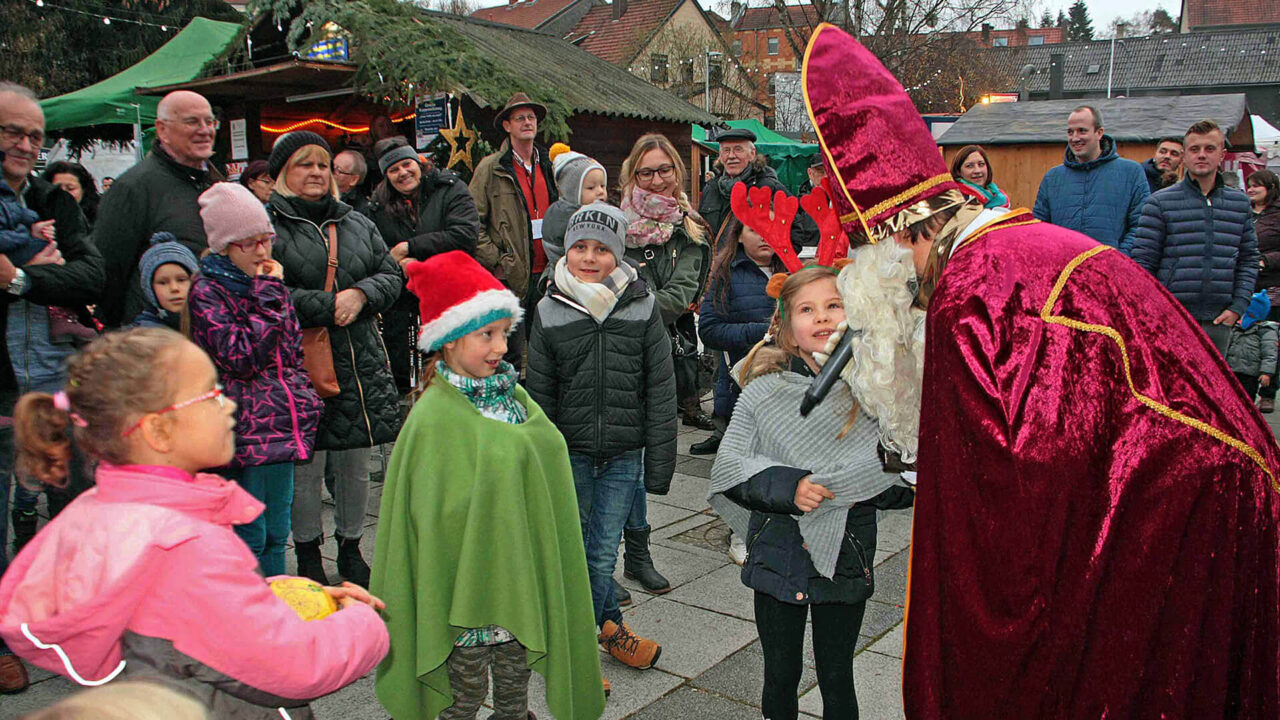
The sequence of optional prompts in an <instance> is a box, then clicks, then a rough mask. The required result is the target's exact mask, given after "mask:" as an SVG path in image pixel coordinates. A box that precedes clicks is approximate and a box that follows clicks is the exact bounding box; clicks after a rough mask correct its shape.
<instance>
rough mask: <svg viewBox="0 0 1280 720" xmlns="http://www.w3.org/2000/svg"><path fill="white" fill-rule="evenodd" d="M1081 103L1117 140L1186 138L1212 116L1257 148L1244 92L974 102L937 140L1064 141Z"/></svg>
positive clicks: (1233, 136)
mask: <svg viewBox="0 0 1280 720" xmlns="http://www.w3.org/2000/svg"><path fill="white" fill-rule="evenodd" d="M1080 105H1091V106H1093V107H1095V108H1097V110H1098V112H1100V113H1102V125H1103V127H1104V128H1105V129H1106V131H1107V134H1108V135H1110V136H1112V137H1113V138H1115V139H1116V140H1117V141H1119V142H1155V141H1156V140H1159V139H1160V138H1162V137H1171V136H1173V137H1182V135H1183V133H1185V132H1186V131H1187V128H1189V127H1191V126H1192V125H1193V124H1195V123H1196V122H1198V121H1200V120H1204V119H1206V118H1208V119H1211V120H1213V121H1214V122H1216V123H1218V125H1219V127H1221V128H1222V129H1223V132H1224V133H1225V134H1226V135H1227V139H1228V140H1229V141H1230V142H1231V144H1232V145H1233V146H1235V147H1249V148H1252V147H1253V123H1252V121H1251V120H1250V118H1249V112H1248V109H1247V106H1246V103H1245V96H1244V94H1242V93H1237V94H1231V95H1180V96H1177V95H1175V96H1156V97H1132V98H1113V99H1110V100H1105V99H1083V100H1082V99H1079V98H1077V99H1071V100H1036V101H1032V102H1015V103H991V104H990V105H975V106H974V107H973V108H972V109H970V110H969V112H967V113H965V114H964V115H962V116H960V119H959V120H956V122H955V124H954V125H952V126H951V127H950V128H948V129H947V131H946V132H945V133H943V134H942V137H940V138H938V144H939V145H969V144H975V145H1018V144H1030V143H1065V142H1066V137H1067V116H1068V115H1070V114H1071V111H1072V110H1074V109H1075V108H1077V107H1079V106H1080Z"/></svg>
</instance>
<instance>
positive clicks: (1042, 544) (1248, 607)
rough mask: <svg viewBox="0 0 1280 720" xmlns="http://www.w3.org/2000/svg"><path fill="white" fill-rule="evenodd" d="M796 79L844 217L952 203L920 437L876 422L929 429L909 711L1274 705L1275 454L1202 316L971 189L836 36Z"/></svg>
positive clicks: (1035, 712) (906, 691)
mask: <svg viewBox="0 0 1280 720" xmlns="http://www.w3.org/2000/svg"><path fill="white" fill-rule="evenodd" d="M803 86H804V92H805V101H806V105H807V107H808V110H809V114H810V117H811V118H812V119H813V123H814V126H815V128H816V129H817V134H818V138H819V143H820V145H821V149H822V151H823V154H824V158H825V160H826V163H827V168H828V177H829V178H831V185H832V186H833V187H834V188H835V189H836V190H835V192H834V198H833V200H834V202H835V204H836V206H837V207H838V209H839V210H840V212H841V213H842V217H841V220H842V221H843V222H844V228H845V230H846V232H847V233H848V234H849V235H850V237H855V236H864V237H868V238H870V239H872V240H881V241H882V243H881V244H882V245H883V244H885V243H892V242H894V239H893V237H892V236H893V235H894V234H895V233H897V232H898V231H900V230H902V229H904V228H907V227H909V226H911V225H914V224H916V223H919V222H921V221H924V220H927V219H928V218H929V217H930V216H932V215H935V214H939V213H942V212H944V211H947V212H950V213H951V214H950V215H949V216H948V215H945V214H941V215H939V217H938V218H937V219H935V222H934V224H933V227H930V228H929V233H930V234H932V235H933V245H932V250H931V253H930V257H929V261H928V264H927V266H926V267H925V269H924V272H923V274H922V277H921V278H919V283H920V284H919V288H918V289H919V294H918V296H917V299H916V304H917V306H919V307H923V308H927V317H926V320H925V329H924V347H923V349H921V348H918V347H914V348H909V352H908V353H907V355H910V354H912V353H916V354H918V353H919V352H921V350H922V351H923V377H922V383H923V392H922V394H921V395H920V396H919V400H918V402H920V404H921V407H922V410H921V412H920V414H919V428H918V438H915V437H909V435H910V434H911V433H912V432H915V430H914V429H913V428H907V425H909V423H889V424H888V426H887V427H886V426H885V425H884V424H883V423H882V434H883V435H885V436H887V437H885V440H886V444H888V445H890V446H897V448H896V449H900V450H914V449H915V447H914V446H915V444H916V442H917V439H918V457H917V465H918V496H917V499H916V505H915V517H914V527H913V532H912V546H911V570H910V575H909V584H908V592H907V616H906V632H905V643H906V644H905V649H904V666H903V697H904V706H905V710H906V716H907V717H908V718H910V719H911V720H932V719H934V718H947V719H948V720H953V719H965V718H995V717H1001V718H1064V719H1065V718H1102V717H1105V718H1174V717H1177V718H1208V717H1215V718H1222V717H1233V718H1276V717H1280V537H1278V536H1277V526H1278V525H1280V483H1278V482H1277V474H1278V473H1280V451H1278V450H1277V446H1276V441H1275V438H1274V436H1273V433H1272V431H1271V430H1270V429H1269V428H1268V426H1267V424H1266V423H1265V422H1264V420H1263V419H1262V417H1261V415H1259V413H1258V411H1257V410H1256V409H1255V408H1254V406H1253V404H1252V402H1250V399H1249V398H1247V397H1245V395H1244V393H1243V392H1242V390H1241V388H1240V386H1239V384H1238V383H1237V382H1236V380H1235V379H1234V378H1233V377H1232V374H1231V371H1230V369H1229V368H1228V367H1227V365H1226V363H1225V362H1224V360H1223V358H1222V357H1221V355H1220V354H1219V353H1218V352H1217V351H1216V350H1215V349H1214V346H1213V345H1212V344H1211V343H1210V342H1209V340H1208V338H1207V337H1206V336H1205V335H1204V333H1203V332H1202V331H1201V330H1200V328H1199V325H1198V324H1197V323H1196V321H1195V320H1193V319H1192V318H1191V316H1190V315H1188V314H1187V312H1186V311H1185V310H1184V309H1183V307H1182V305H1181V304H1180V303H1179V302H1178V301H1177V300H1175V299H1174V298H1173V296H1172V295H1170V294H1169V292H1168V291H1166V290H1165V289H1164V288H1163V287H1162V286H1161V285H1160V283H1159V282H1157V281H1156V279H1155V278H1153V277H1152V276H1151V275H1150V274H1149V273H1147V272H1145V271H1143V270H1142V269H1141V268H1140V267H1138V266H1137V265H1136V264H1135V263H1133V262H1132V261H1131V260H1129V259H1128V258H1126V257H1124V256H1123V255H1122V254H1121V253H1119V252H1118V251H1116V250H1114V249H1112V248H1109V247H1106V246H1104V245H1100V244H1098V243H1097V242H1095V241H1093V240H1091V239H1090V238H1088V237H1086V236H1084V235H1082V234H1079V233H1077V232H1073V231H1070V230H1066V229H1063V228H1059V227H1056V226H1053V225H1050V224H1047V223H1042V222H1038V221H1036V220H1035V219H1034V218H1033V217H1032V215H1031V213H1030V212H1028V211H1027V210H1025V209H1019V210H1012V211H1008V210H1003V209H991V210H984V209H983V208H982V207H981V206H980V205H978V204H977V202H976V201H973V200H968V201H966V200H965V199H964V196H963V195H960V194H959V192H958V190H957V189H956V185H955V182H954V181H953V180H952V178H951V176H950V174H949V173H948V172H947V168H946V166H945V165H944V164H943V161H942V157H941V155H940V153H938V151H937V148H936V146H935V144H934V142H933V139H932V138H931V136H930V135H929V132H928V130H927V129H926V128H925V125H924V123H923V122H922V121H921V119H920V117H919V115H918V113H917V112H916V110H915V108H914V107H913V106H912V104H911V101H910V99H909V98H908V96H907V95H906V93H905V92H904V91H903V90H902V87H901V85H899V84H898V82H897V81H896V80H895V79H894V78H893V77H892V76H891V75H890V74H889V73H888V71H887V70H886V69H885V68H884V67H883V66H882V65H881V64H880V62H879V61H878V60H877V59H876V58H875V57H874V56H873V55H872V54H871V53H870V52H869V51H867V50H866V49H865V48H864V47H862V46H861V45H860V44H858V42H857V41H855V40H854V39H852V38H851V37H849V36H848V35H846V34H845V33H844V32H842V31H841V30H839V29H837V28H835V27H833V26H831V25H822V26H821V27H819V28H818V29H817V30H816V31H815V32H814V33H813V36H812V38H811V39H810V42H809V46H808V49H807V51H806V53H805V58H804V64H803ZM920 242H929V240H928V239H921V240H920ZM872 247H874V246H872ZM874 252H877V251H872V250H868V249H867V248H860V249H859V251H858V252H856V253H855V255H854V261H853V264H852V266H850V268H847V269H846V270H845V272H846V273H849V272H853V271H854V268H856V267H857V266H858V264H859V262H863V263H867V262H874V261H877V260H876V257H877V256H876V255H874V254H873V253H874ZM879 252H882V253H888V254H890V255H891V254H892V252H891V250H885V249H882V250H880V251H879ZM880 257H881V258H883V256H880ZM899 260H900V258H899V259H891V262H899ZM908 262H909V260H908ZM838 284H839V286H840V288H841V291H842V293H849V294H848V295H846V300H845V303H846V313H847V314H848V315H849V316H850V317H849V321H848V322H849V325H850V327H857V324H858V314H857V313H856V312H850V311H849V310H848V308H849V306H850V300H851V296H856V295H858V292H859V291H858V289H857V287H856V283H849V282H847V281H846V278H845V276H844V275H843V274H842V277H841V281H840V282H839V283H838ZM898 310H899V308H893V311H894V312H897V311H898ZM886 312H888V309H886ZM904 337H909V333H908V334H906V335H904ZM851 365H852V363H851ZM907 365H909V363H904V367H905V366H907ZM908 376H909V373H907V374H904V375H903V376H902V377H904V378H905V377H908ZM904 428H905V435H903V434H902V433H903V432H904ZM908 454H910V453H904V458H905V457H906V455H908Z"/></svg>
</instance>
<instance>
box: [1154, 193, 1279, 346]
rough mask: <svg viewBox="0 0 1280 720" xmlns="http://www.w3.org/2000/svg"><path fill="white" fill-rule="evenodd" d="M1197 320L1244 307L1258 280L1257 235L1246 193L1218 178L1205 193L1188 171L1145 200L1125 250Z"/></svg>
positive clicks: (1204, 320)
mask: <svg viewBox="0 0 1280 720" xmlns="http://www.w3.org/2000/svg"><path fill="white" fill-rule="evenodd" d="M1130 255H1131V256H1132V257H1133V259H1134V261H1135V262H1137V263H1138V264H1139V265H1141V266H1142V267H1144V268H1146V269H1147V271H1148V272H1150V273H1151V274H1153V275H1155V276H1156V279H1157V280H1159V281H1160V282H1161V283H1162V284H1163V285H1164V286H1165V287H1167V288H1169V292H1171V293H1173V296H1174V297H1176V298H1177V299H1178V301H1179V302H1181V303H1182V304H1183V306H1185V307H1186V308H1187V311H1188V312H1190V313H1191V316H1192V317H1194V318H1195V319H1196V320H1197V321H1199V322H1207V321H1210V320H1213V319H1214V318H1216V317H1217V316H1218V315H1219V314H1221V313H1222V311H1223V310H1232V311H1234V312H1235V313H1237V314H1239V315H1244V312H1245V310H1246V309H1248V307H1249V299H1250V297H1251V296H1252V295H1253V290H1254V289H1253V286H1254V283H1255V282H1256V281H1257V279H1258V260H1259V259H1260V257H1261V256H1260V255H1259V253H1258V238H1257V236H1256V235H1255V234H1254V229H1253V212H1252V210H1251V208H1250V207H1249V196H1247V195H1245V194H1244V192H1243V191H1241V190H1236V189H1235V188H1229V187H1227V186H1226V185H1224V184H1223V183H1222V174H1221V173H1219V174H1218V180H1217V182H1216V183H1215V184H1214V186H1213V190H1212V191H1211V192H1210V193H1209V196H1208V197H1207V198H1206V197H1205V195H1204V193H1203V192H1201V191H1200V185H1199V184H1198V183H1196V181H1195V179H1194V178H1192V177H1191V176H1190V175H1188V176H1187V177H1186V178H1185V179H1184V180H1183V181H1182V182H1180V183H1178V184H1176V185H1171V186H1169V187H1167V188H1165V189H1163V190H1161V191H1159V192H1157V193H1156V194H1155V195H1152V196H1151V198H1150V199H1149V200H1147V203H1146V205H1144V206H1143V208H1142V221H1141V224H1140V225H1139V226H1138V232H1137V238H1136V240H1135V242H1134V245H1133V250H1132V252H1131V253H1130Z"/></svg>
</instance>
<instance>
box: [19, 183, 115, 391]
mask: <svg viewBox="0 0 1280 720" xmlns="http://www.w3.org/2000/svg"><path fill="white" fill-rule="evenodd" d="M22 199H23V202H25V203H26V205H27V207H28V208H30V209H31V210H32V211H34V212H35V213H36V214H37V215H39V216H40V219H41V220H53V221H54V227H55V228H56V229H57V232H58V250H59V252H61V253H62V258H63V259H64V260H66V264H65V265H27V266H25V267H23V268H22V272H23V273H24V274H26V276H27V289H26V292H24V293H23V294H22V296H21V297H19V296H17V295H12V294H10V293H8V292H4V291H3V290H0V390H17V388H18V386H17V381H16V379H15V378H14V374H13V364H12V363H11V361H10V359H9V346H8V343H5V342H2V340H3V339H4V338H5V337H7V335H8V325H9V305H10V304H11V303H13V302H14V301H16V300H26V301H27V302H30V303H33V304H36V305H44V306H50V305H53V306H57V307H77V306H81V307H82V306H85V305H92V304H94V303H96V302H98V301H99V299H100V298H101V296H102V288H103V283H104V274H103V264H102V255H101V254H99V253H98V248H97V247H95V246H94V244H93V243H92V242H90V240H89V235H88V232H87V230H86V228H85V219H84V213H82V212H81V211H80V206H79V205H77V204H76V200H75V198H73V197H71V195H70V194H68V193H67V192H66V191H65V190H63V189H62V188H60V187H58V186H56V185H54V184H52V183H49V182H47V181H45V180H42V179H40V178H38V177H35V176H32V177H29V178H27V183H26V186H25V187H24V188H23V190H22ZM134 275H137V273H136V272H135V273H134Z"/></svg>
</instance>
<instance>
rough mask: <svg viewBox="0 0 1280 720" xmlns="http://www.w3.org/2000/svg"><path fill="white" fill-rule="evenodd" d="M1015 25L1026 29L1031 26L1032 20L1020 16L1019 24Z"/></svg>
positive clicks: (1020, 28)
mask: <svg viewBox="0 0 1280 720" xmlns="http://www.w3.org/2000/svg"><path fill="white" fill-rule="evenodd" d="M1014 27H1016V28H1018V29H1019V30H1026V29H1028V28H1030V27H1031V21H1030V20H1028V19H1027V18H1018V24H1017V25H1015V26H1014Z"/></svg>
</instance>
